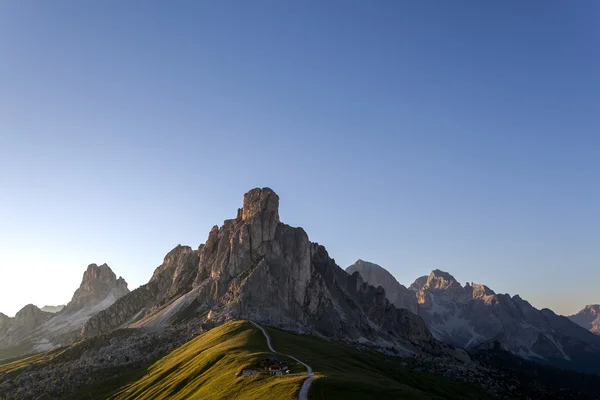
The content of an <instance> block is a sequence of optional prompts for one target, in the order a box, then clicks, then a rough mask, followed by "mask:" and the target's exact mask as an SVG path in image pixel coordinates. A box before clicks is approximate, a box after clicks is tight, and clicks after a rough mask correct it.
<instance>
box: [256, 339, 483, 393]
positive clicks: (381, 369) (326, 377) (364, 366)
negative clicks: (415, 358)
mask: <svg viewBox="0 0 600 400" xmlns="http://www.w3.org/2000/svg"><path fill="white" fill-rule="evenodd" d="M266 329H267V331H268V332H269V335H270V336H271V341H272V344H273V347H274V348H275V350H277V351H281V352H282V353H286V354H290V355H293V356H295V357H297V358H299V359H300V360H302V361H304V362H306V363H307V364H308V365H310V366H311V367H312V368H313V369H314V371H315V373H316V374H317V375H318V376H319V379H317V380H316V381H315V382H314V383H313V385H312V387H311V390H310V392H309V396H308V397H309V399H311V400H321V399H327V400H337V399H340V400H342V399H343V400H352V399H382V400H383V399H390V400H391V399H439V400H442V399H447V400H454V399H456V400H459V399H460V400H463V399H464V400H468V399H473V400H474V399H493V398H494V397H493V396H491V395H489V394H487V393H486V392H483V391H481V390H479V389H478V388H476V387H473V386H471V385H467V384H465V383H462V382H458V381H452V380H449V379H446V378H443V377H441V376H437V375H432V374H429V373H426V372H419V371H413V370H410V369H408V368H406V367H402V366H401V363H402V362H403V359H402V358H399V357H393V356H386V355H384V354H382V353H380V352H377V351H368V350H358V349H356V348H354V347H351V346H344V345H342V344H337V343H333V342H329V341H326V340H322V339H319V338H316V337H314V336H308V335H297V334H293V333H290V332H287V331H283V330H280V329H275V328H266Z"/></svg>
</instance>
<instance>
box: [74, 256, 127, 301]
mask: <svg viewBox="0 0 600 400" xmlns="http://www.w3.org/2000/svg"><path fill="white" fill-rule="evenodd" d="M127 293H129V289H127V282H125V280H124V279H123V278H121V277H119V278H118V279H117V276H116V275H115V273H114V272H113V271H112V269H110V267H109V266H108V265H106V264H102V265H100V266H98V265H96V264H90V265H89V266H88V267H87V270H86V271H85V272H84V273H83V278H82V280H81V285H80V286H79V288H78V289H77V290H76V291H75V293H74V294H73V298H72V299H71V301H70V302H69V303H68V304H67V305H66V307H65V308H64V312H65V313H72V312H75V311H77V310H80V309H82V308H85V307H94V306H96V305H97V304H99V303H101V302H103V301H106V300H107V299H108V300H109V301H110V300H112V301H111V304H112V303H114V302H115V301H116V300H117V299H118V298H120V297H123V296H124V295H126V294H127ZM107 306H108V305H107Z"/></svg>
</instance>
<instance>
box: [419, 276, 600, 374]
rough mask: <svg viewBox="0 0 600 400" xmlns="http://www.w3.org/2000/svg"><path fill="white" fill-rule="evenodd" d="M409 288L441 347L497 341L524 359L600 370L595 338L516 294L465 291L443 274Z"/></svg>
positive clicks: (471, 287)
mask: <svg viewBox="0 0 600 400" xmlns="http://www.w3.org/2000/svg"><path fill="white" fill-rule="evenodd" d="M411 288H412V290H414V291H415V296H416V298H417V303H418V312H419V315H420V316H421V317H422V318H423V319H424V320H425V322H426V324H427V326H428V327H429V329H430V330H431V332H432V333H433V335H434V336H435V337H436V338H437V339H439V340H441V341H443V342H446V343H449V344H452V345H456V346H460V347H463V348H475V347H479V346H481V345H482V344H485V343H486V342H488V341H497V342H499V343H500V344H501V345H502V346H503V347H504V348H505V349H507V350H509V351H511V352H512V353H514V354H517V355H520V356H522V357H524V358H528V359H533V360H537V361H542V362H547V363H551V364H553V365H556V366H560V367H566V368H572V369H581V370H586V371H592V372H600V362H598V361H593V360H594V359H596V360H598V359H600V358H599V357H600V338H599V337H598V336H595V335H593V334H591V333H590V332H588V331H586V330H585V329H582V328H581V327H579V326H578V325H576V324H575V323H573V322H571V321H570V320H569V319H567V318H565V317H562V316H559V315H556V314H555V313H554V312H552V311H551V310H548V309H543V310H538V309H536V308H534V307H533V306H532V305H531V304H529V303H528V302H527V301H525V300H523V299H522V298H521V297H519V296H518V295H515V296H512V297H511V296H510V295H508V294H496V293H495V292H494V291H493V290H491V289H490V288H488V287H487V286H485V285H481V284H475V283H473V284H469V283H467V284H466V285H465V286H464V287H463V286H461V285H460V283H458V282H457V281H456V279H454V277H453V276H452V275H450V274H448V273H447V272H443V271H439V270H435V271H432V272H431V274H430V275H429V276H427V277H421V278H419V279H418V280H417V281H415V283H413V285H411Z"/></svg>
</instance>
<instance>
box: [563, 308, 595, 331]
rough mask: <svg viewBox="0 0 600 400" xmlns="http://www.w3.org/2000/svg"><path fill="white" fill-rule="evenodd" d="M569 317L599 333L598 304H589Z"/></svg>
mask: <svg viewBox="0 0 600 400" xmlns="http://www.w3.org/2000/svg"><path fill="white" fill-rule="evenodd" d="M569 319H570V320H571V321H573V322H575V323H576V324H578V325H580V326H582V327H583V328H585V329H587V330H589V331H590V332H592V333H595V334H596V335H600V304H590V305H588V306H586V307H585V308H584V309H583V310H581V311H579V312H578V313H577V314H573V315H570V316H569Z"/></svg>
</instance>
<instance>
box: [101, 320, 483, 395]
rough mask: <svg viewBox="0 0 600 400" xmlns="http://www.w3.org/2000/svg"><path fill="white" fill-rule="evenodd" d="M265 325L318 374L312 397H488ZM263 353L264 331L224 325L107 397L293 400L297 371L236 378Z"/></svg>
mask: <svg viewBox="0 0 600 400" xmlns="http://www.w3.org/2000/svg"><path fill="white" fill-rule="evenodd" d="M267 330H268V332H269V333H270V335H271V337H272V340H273V345H274V347H275V349H276V350H278V351H281V352H283V353H287V354H290V355H293V356H295V357H298V358H299V359H301V360H303V361H305V362H307V363H308V364H309V365H311V366H312V367H313V369H314V371H315V374H316V375H317V376H318V377H319V379H317V380H316V381H315V383H314V384H313V386H312V388H311V391H310V393H309V398H311V399H315V400H320V399H328V400H335V399H345V400H351V399H364V398H368V397H373V396H376V398H378V399H398V398H402V399H440V400H442V399H448V400H453V399H457V400H458V399H487V398H491V396H488V395H487V394H485V393H483V392H481V391H479V390H478V389H476V388H474V387H471V386H468V385H466V384H462V383H459V382H454V381H450V380H447V379H445V378H442V377H438V376H434V375H431V374H427V373H422V372H418V371H410V370H408V369H407V368H403V367H402V366H401V365H400V363H401V362H402V360H401V359H400V358H397V357H389V356H385V355H383V354H380V353H378V352H371V351H360V350H357V349H355V348H353V347H348V346H344V345H339V344H335V343H331V342H328V341H325V340H321V339H318V338H315V337H312V336H306V335H296V334H293V333H290V332H287V331H283V330H278V329H274V328H267ZM265 351H268V349H267V347H266V342H265V339H264V336H263V335H262V334H261V333H260V332H259V331H258V330H257V329H256V328H254V327H253V326H252V325H251V324H249V323H247V322H242V321H236V322H230V323H227V324H225V325H222V326H220V327H218V328H215V329H212V330H211V331H209V332H207V333H205V334H203V335H200V336H199V337H197V338H195V339H194V340H192V341H190V342H189V343H187V344H185V345H184V346H182V347H180V348H179V349H177V350H175V351H173V352H172V353H171V354H169V355H167V356H166V357H164V358H162V359H161V360H159V361H158V362H156V363H155V364H154V365H152V366H151V367H150V368H149V369H148V371H147V373H146V374H145V375H144V376H143V377H142V378H141V379H138V380H136V381H135V382H133V383H131V384H130V385H129V386H127V387H126V388H124V389H122V390H121V391H120V392H118V393H117V394H116V395H114V396H113V397H112V398H113V399H157V398H170V399H189V398H201V399H215V400H216V399H262V398H268V399H295V398H296V397H297V394H298V390H299V388H300V384H301V382H302V381H303V380H304V379H305V376H303V375H294V374H292V375H290V376H282V377H277V376H255V377H250V378H243V377H239V373H240V371H241V370H242V368H244V367H245V366H248V365H251V364H252V363H253V362H255V361H257V360H259V359H261V358H264V357H266V356H268V355H269V353H267V352H265ZM278 357H279V356H278ZM280 358H283V357H280ZM287 361H288V362H290V365H291V367H292V371H293V372H304V369H303V368H302V367H301V366H299V365H298V364H296V363H294V362H293V361H292V360H289V359H288V360H287Z"/></svg>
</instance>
